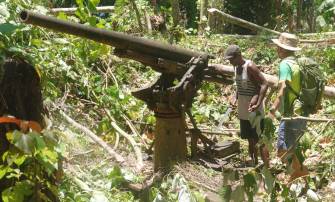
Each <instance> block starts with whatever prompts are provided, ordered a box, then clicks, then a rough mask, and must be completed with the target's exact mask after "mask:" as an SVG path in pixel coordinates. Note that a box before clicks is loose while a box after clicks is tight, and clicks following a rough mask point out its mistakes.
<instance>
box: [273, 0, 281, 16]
mask: <svg viewBox="0 0 335 202" xmlns="http://www.w3.org/2000/svg"><path fill="white" fill-rule="evenodd" d="M281 1H282V0H275V8H276V11H275V13H276V16H278V15H280V13H281Z"/></svg>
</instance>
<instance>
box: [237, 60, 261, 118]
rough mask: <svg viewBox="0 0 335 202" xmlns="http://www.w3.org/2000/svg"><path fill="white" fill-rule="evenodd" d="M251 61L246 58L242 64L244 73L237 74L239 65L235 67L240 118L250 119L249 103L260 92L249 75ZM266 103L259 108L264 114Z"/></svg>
mask: <svg viewBox="0 0 335 202" xmlns="http://www.w3.org/2000/svg"><path fill="white" fill-rule="evenodd" d="M250 63H251V61H250V60H246V61H245V63H244V64H243V65H242V73H241V74H237V67H235V83H236V90H237V97H238V98H237V109H238V118H239V119H242V120H248V119H249V113H250V112H249V111H248V108H249V104H250V101H251V99H252V97H253V96H254V95H257V94H258V93H259V87H258V86H256V84H255V83H254V82H252V81H251V80H250V78H249V76H248V66H249V64H250ZM263 105H264V104H263V103H262V104H261V106H260V107H259V108H258V109H257V110H258V111H260V112H261V114H264V106H263Z"/></svg>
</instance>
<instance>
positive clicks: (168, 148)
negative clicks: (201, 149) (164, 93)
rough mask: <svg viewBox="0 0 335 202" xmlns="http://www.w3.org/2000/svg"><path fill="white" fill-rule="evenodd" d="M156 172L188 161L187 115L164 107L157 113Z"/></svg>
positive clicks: (160, 107)
mask: <svg viewBox="0 0 335 202" xmlns="http://www.w3.org/2000/svg"><path fill="white" fill-rule="evenodd" d="M155 116H156V127H155V146H154V170H155V172H156V171H158V170H163V171H167V170H169V168H171V166H172V165H173V164H174V163H175V162H177V161H183V160H185V159H186V153H187V148H186V135H185V115H184V113H183V112H181V113H176V112H174V111H173V110H172V109H170V108H168V107H166V106H164V105H162V106H159V107H157V110H156V111H155Z"/></svg>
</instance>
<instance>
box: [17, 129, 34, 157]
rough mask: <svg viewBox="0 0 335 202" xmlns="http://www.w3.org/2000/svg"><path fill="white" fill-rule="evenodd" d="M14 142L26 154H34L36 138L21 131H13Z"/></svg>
mask: <svg viewBox="0 0 335 202" xmlns="http://www.w3.org/2000/svg"><path fill="white" fill-rule="evenodd" d="M13 138H14V139H13V144H14V145H15V146H16V147H17V148H18V149H20V150H21V151H23V152H24V153H26V154H33V153H34V151H35V144H34V138H33V137H31V136H30V135H28V134H27V135H26V134H23V133H21V132H19V131H14V133H13Z"/></svg>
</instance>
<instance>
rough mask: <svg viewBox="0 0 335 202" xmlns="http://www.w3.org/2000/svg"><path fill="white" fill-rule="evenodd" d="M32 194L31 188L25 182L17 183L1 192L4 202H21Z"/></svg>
mask: <svg viewBox="0 0 335 202" xmlns="http://www.w3.org/2000/svg"><path fill="white" fill-rule="evenodd" d="M32 193H33V186H32V185H31V184H30V183H28V182H27V181H23V182H18V183H16V184H15V186H13V187H9V188H7V189H5V190H4V191H3V192H2V200H3V201H4V202H23V201H24V197H25V196H30V195H31V194H32Z"/></svg>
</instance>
